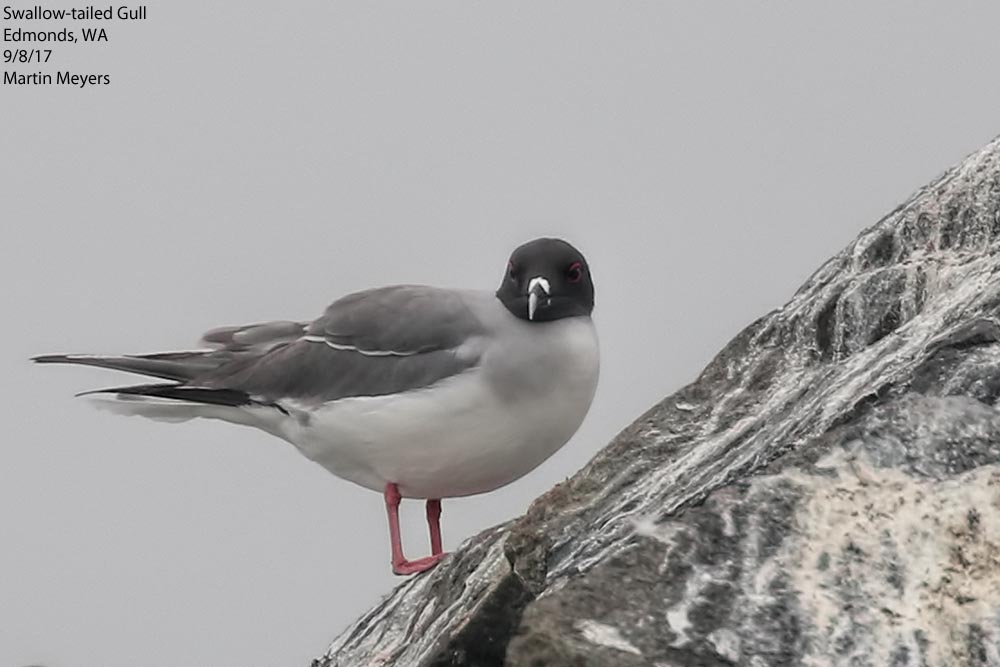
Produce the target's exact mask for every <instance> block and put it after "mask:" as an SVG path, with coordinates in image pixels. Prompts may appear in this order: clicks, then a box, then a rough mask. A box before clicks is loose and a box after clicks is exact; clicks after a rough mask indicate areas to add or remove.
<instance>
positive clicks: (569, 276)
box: [566, 262, 583, 283]
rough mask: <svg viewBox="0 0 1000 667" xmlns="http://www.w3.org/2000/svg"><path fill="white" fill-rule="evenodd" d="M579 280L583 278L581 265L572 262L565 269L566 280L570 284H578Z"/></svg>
mask: <svg viewBox="0 0 1000 667" xmlns="http://www.w3.org/2000/svg"><path fill="white" fill-rule="evenodd" d="M581 278H583V264H581V263H580V262H573V263H572V264H570V265H569V267H568V268H567V269H566V280H568V281H569V282H571V283H578V282H580V279H581Z"/></svg>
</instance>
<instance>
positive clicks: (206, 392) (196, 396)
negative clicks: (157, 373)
mask: <svg viewBox="0 0 1000 667" xmlns="http://www.w3.org/2000/svg"><path fill="white" fill-rule="evenodd" d="M94 394H118V396H120V397H122V398H126V397H128V396H145V397H152V398H169V399H173V400H176V401H187V402H189V403H206V404H208V405H226V406H231V407H238V406H241V405H251V404H253V403H256V401H254V400H253V399H252V398H251V397H250V396H249V395H248V394H247V393H246V392H242V391H239V390H237V389H212V388H209V387H186V386H184V385H181V384H133V385H128V386H124V387H108V388H106V389H91V390H89V391H82V392H80V393H79V394H77V396H92V395H94Z"/></svg>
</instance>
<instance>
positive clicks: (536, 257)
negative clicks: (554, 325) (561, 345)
mask: <svg viewBox="0 0 1000 667" xmlns="http://www.w3.org/2000/svg"><path fill="white" fill-rule="evenodd" d="M497 298H498V299H500V301H501V302H502V303H503V305H504V306H506V307H507V310H509V311H510V312H511V313H512V314H513V315H514V316H515V317H519V318H521V319H522V320H529V321H531V322H551V321H552V320H558V319H561V318H563V317H576V316H580V315H590V313H591V312H592V311H593V310H594V282H593V280H592V279H591V276H590V267H589V266H588V265H587V260H586V259H584V257H583V255H582V254H581V253H580V251H579V250H577V249H576V248H574V247H573V246H571V245H570V244H569V243H567V242H566V241H563V240H562V239H535V240H534V241H529V242H528V243H525V244H524V245H523V246H521V247H519V248H518V249H517V250H515V251H514V252H513V253H512V254H511V256H510V261H509V262H507V271H506V273H505V274H504V277H503V282H501V283H500V289H498V290H497Z"/></svg>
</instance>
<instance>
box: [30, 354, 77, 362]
mask: <svg viewBox="0 0 1000 667" xmlns="http://www.w3.org/2000/svg"><path fill="white" fill-rule="evenodd" d="M72 356H73V355H71V354H39V355H36V356H34V357H31V359H29V361H33V362H34V363H36V364H64V363H66V362H67V361H69V360H70V357H72Z"/></svg>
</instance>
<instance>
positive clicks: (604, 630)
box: [315, 140, 1000, 667]
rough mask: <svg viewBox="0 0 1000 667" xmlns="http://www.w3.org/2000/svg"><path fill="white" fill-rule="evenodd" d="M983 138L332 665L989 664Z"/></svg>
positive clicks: (998, 333) (991, 607)
mask: <svg viewBox="0 0 1000 667" xmlns="http://www.w3.org/2000/svg"><path fill="white" fill-rule="evenodd" d="M998 397H1000V140H995V141H994V142H992V143H991V144H989V145H988V146H986V147H985V148H984V149H983V150H981V151H979V152H978V153H976V154H974V155H972V156H970V157H969V158H967V159H966V160H965V161H964V162H963V163H962V164H961V165H959V166H958V167H956V168H955V169H952V170H951V171H949V172H947V173H946V174H945V175H944V176H942V177H941V178H940V179H938V180H937V181H935V182H934V183H932V184H930V185H928V186H926V187H925V188H923V189H921V190H920V191H919V192H917V193H916V194H915V195H914V196H913V197H912V198H911V199H910V200H909V201H907V202H906V203H905V204H903V205H902V206H900V207H899V208H897V209H896V210H895V211H893V212H892V213H890V214H889V215H888V216H886V217H885V218H884V219H882V220H881V221H879V222H878V223H877V224H876V225H874V226H873V227H871V228H870V229H868V230H866V231H864V232H863V233H862V234H861V235H860V236H859V237H858V239H857V240H856V241H855V242H854V243H852V244H851V245H850V246H849V247H848V248H846V249H845V250H843V251H842V252H841V253H839V254H838V255H837V256H835V257H834V258H833V259H831V260H830V261H828V262H827V263H826V264H824V265H823V266H822V267H821V268H820V269H819V270H818V271H817V272H816V273H815V274H814V275H813V276H812V277H811V278H810V279H809V281H808V282H807V283H806V284H805V285H803V286H802V288H801V289H800V290H799V291H798V292H797V293H796V294H795V296H794V297H793V298H792V300H791V301H790V302H789V303H788V304H787V305H785V306H784V307H783V308H781V309H779V310H776V311H774V312H772V313H770V314H768V315H767V316H765V317H763V318H761V319H760V320H758V321H757V322H755V323H753V324H751V325H750V326H749V327H747V328H746V329H745V330H744V331H743V332H742V333H741V334H740V335H739V336H737V337H736V338H735V339H734V340H733V341H732V342H731V343H729V345H727V346H726V348H725V349H724V350H722V352H721V353H720V354H719V355H718V356H717V357H716V358H715V359H714V360H713V361H712V363H711V364H710V365H709V366H708V368H706V369H705V371H704V372H703V373H702V374H701V376H700V377H699V378H698V379H697V380H696V381H695V382H694V383H693V384H691V385H689V386H687V387H685V388H684V389H682V390H681V391H679V392H678V393H676V394H675V395H673V396H670V397H668V398H667V399H665V400H664V401H663V402H661V403H660V404H659V405H657V406H656V407H654V408H653V409H652V410H650V411H649V412H648V413H646V414H645V415H643V416H642V417H640V418H639V419H638V420H637V421H636V422H635V423H634V424H632V425H631V426H629V427H628V428H627V429H626V430H625V431H624V432H623V433H621V434H620V435H619V436H618V437H617V438H616V439H615V440H614V441H613V442H612V443H611V444H609V445H608V446H607V447H606V448H605V449H604V450H603V451H602V452H601V453H600V454H598V455H597V456H596V457H595V458H594V459H593V460H592V461H591V462H590V463H589V464H588V465H587V466H586V467H585V468H584V469H583V470H581V471H580V472H579V473H577V474H576V475H575V476H574V477H573V478H572V479H570V480H568V481H567V482H566V483H564V484H561V485H559V486H557V487H556V488H555V489H553V490H552V491H550V492H549V493H547V494H545V495H544V496H542V497H541V498H539V499H538V500H537V501H536V502H535V503H534V504H533V505H532V507H531V508H530V510H529V511H528V513H527V514H526V515H525V516H524V517H522V518H520V519H518V520H516V521H513V522H511V523H509V524H506V525H503V526H499V527H496V528H493V529H491V530H487V531H485V532H483V533H481V534H480V535H478V536H476V537H474V538H472V539H470V540H469V541H468V542H467V543H466V544H465V545H464V546H463V547H462V549H460V550H459V552H458V553H456V554H455V555H454V556H452V557H451V558H449V559H448V560H446V561H445V562H444V563H443V564H442V565H441V566H440V567H438V568H437V569H436V570H435V571H433V572H432V573H430V574H428V575H425V576H420V577H416V578H414V579H411V580H409V581H407V582H406V583H404V584H402V585H401V586H399V587H398V588H397V589H396V590H395V591H394V592H393V593H392V594H391V595H389V596H388V597H387V598H386V599H384V600H383V601H382V602H381V603H380V604H379V605H378V606H376V607H375V608H374V609H373V610H372V611H370V612H369V613H368V614H366V615H365V616H363V617H362V618H361V619H360V620H358V622H357V623H356V624H355V625H354V626H353V627H352V628H350V629H348V630H347V631H346V632H345V633H344V634H342V635H341V636H340V637H339V638H338V639H336V640H335V641H334V643H333V644H332V646H331V647H330V649H329V651H328V652H327V654H326V655H325V656H324V657H322V658H319V659H317V661H316V663H315V664H316V665H320V666H322V667H333V666H346V665H401V666H415V667H416V666H420V667H423V666H431V665H434V666H445V665H455V666H458V665H503V664H506V665H514V666H518V667H520V666H525V667H534V666H538V667H542V666H545V667H561V666H563V665H565V666H570V665H573V666H595V667H596V666H603V665H614V666H622V667H630V666H639V665H650V666H653V665H655V666H659V667H675V666H676V667H693V666H696V665H701V666H705V667H709V666H711V667H715V666H721V665H741V666H743V665H746V666H749V667H780V666H784V665H811V666H815V667H820V666H826V665H831V666H832V665H850V666H852V667H866V666H871V667H881V666H883V665H886V666H890V665H891V666H894V667H918V666H920V667H937V666H942V667H944V666H949V667H950V666H959V665H962V666H973V665H1000V412H998V411H997V409H996V408H995V407H994V406H995V404H996V402H997V400H998Z"/></svg>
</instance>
